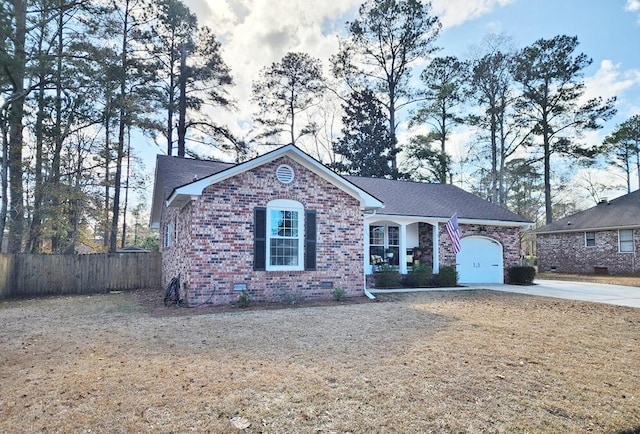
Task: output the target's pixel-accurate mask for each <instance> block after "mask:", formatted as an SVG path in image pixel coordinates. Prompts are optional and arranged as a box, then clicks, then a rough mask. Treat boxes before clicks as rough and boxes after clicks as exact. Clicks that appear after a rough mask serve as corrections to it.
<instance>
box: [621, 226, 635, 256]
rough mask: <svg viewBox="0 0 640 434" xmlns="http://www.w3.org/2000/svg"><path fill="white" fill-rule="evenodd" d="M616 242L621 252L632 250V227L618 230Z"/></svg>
mask: <svg viewBox="0 0 640 434" xmlns="http://www.w3.org/2000/svg"><path fill="white" fill-rule="evenodd" d="M618 242H619V249H620V252H621V253H628V252H633V229H622V230H619V231H618Z"/></svg>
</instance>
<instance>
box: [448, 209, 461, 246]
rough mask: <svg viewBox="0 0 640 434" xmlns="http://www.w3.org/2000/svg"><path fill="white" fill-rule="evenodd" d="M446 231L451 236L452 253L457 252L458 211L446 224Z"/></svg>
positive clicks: (458, 241)
mask: <svg viewBox="0 0 640 434" xmlns="http://www.w3.org/2000/svg"><path fill="white" fill-rule="evenodd" d="M446 227H447V233H448V234H449V238H451V244H452V245H453V253H454V254H456V255H457V254H458V252H459V251H460V229H459V228H458V213H457V212H456V213H454V214H453V216H451V218H450V219H449V221H448V222H447V224H446Z"/></svg>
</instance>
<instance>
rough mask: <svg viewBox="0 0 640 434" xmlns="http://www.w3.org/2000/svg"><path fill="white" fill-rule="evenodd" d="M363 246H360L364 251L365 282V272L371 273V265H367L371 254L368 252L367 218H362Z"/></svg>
mask: <svg viewBox="0 0 640 434" xmlns="http://www.w3.org/2000/svg"><path fill="white" fill-rule="evenodd" d="M362 238H363V239H364V246H362V251H363V252H364V267H363V268H364V275H365V282H366V279H367V277H366V276H367V274H371V265H369V261H370V260H371V254H370V253H369V244H370V243H369V222H368V221H367V219H366V218H365V219H364V237H362Z"/></svg>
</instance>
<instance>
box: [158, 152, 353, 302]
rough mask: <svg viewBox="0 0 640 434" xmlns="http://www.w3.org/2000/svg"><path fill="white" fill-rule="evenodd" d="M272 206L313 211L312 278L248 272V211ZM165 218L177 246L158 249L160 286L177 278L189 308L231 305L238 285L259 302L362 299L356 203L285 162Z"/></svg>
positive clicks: (239, 178) (216, 188) (215, 188)
mask: <svg viewBox="0 0 640 434" xmlns="http://www.w3.org/2000/svg"><path fill="white" fill-rule="evenodd" d="M280 164H288V165H289V166H291V167H292V168H293V169H294V172H295V179H294V181H293V182H292V183H290V184H283V183H280V182H279V181H278V180H277V179H276V178H275V171H276V168H277V167H278V166H279V165H280ZM276 199H289V200H295V201H298V202H300V203H302V204H303V205H304V208H305V210H313V211H316V213H317V214H316V223H317V240H316V242H317V244H316V261H317V266H316V271H254V270H253V230H254V227H253V211H254V208H255V207H265V206H267V204H268V202H270V201H272V200H276ZM165 211H166V212H165V215H164V216H163V229H164V226H165V225H166V223H167V222H170V221H172V220H176V221H177V224H176V228H177V230H176V242H175V243H173V245H172V246H171V247H169V248H166V249H164V250H163V281H164V282H165V285H166V284H168V281H169V280H170V279H171V277H173V276H174V275H176V274H177V273H178V272H179V273H181V274H182V282H183V285H186V286H185V287H184V290H185V293H186V295H187V302H188V304H189V305H196V304H200V303H204V302H208V303H212V304H226V303H230V302H233V301H236V300H237V298H238V295H239V292H238V291H234V285H236V284H245V285H246V286H247V290H248V292H249V294H250V296H251V298H252V299H253V300H256V301H278V300H284V301H292V300H295V299H306V298H329V297H331V292H332V291H333V289H332V288H337V287H340V288H342V289H344V290H345V291H346V295H347V296H357V295H361V294H362V291H363V288H364V265H363V247H362V240H363V230H364V225H363V215H362V212H361V210H360V204H359V201H358V200H357V199H355V198H353V197H352V196H350V195H348V194H347V193H345V192H343V191H342V190H340V189H339V188H337V187H335V186H333V185H332V184H330V183H328V182H327V181H325V180H324V179H322V178H321V177H319V176H317V175H316V174H315V173H313V172H311V171H309V170H307V169H306V168H304V167H303V166H301V165H299V164H298V163H296V162H295V161H293V160H291V159H289V158H287V157H283V158H280V159H277V160H275V161H272V162H271V163H267V164H265V165H263V166H260V167H258V168H255V169H252V170H249V171H246V172H243V173H241V174H238V175H236V176H234V177H232V178H230V179H227V180H225V181H222V182H220V183H218V184H215V185H212V186H209V187H207V188H206V189H205V191H204V192H203V194H202V196H201V197H199V198H197V199H195V200H193V201H192V202H191V203H190V204H189V205H187V206H186V207H184V208H183V209H182V210H176V209H168V210H165ZM327 285H331V286H332V288H331V287H327Z"/></svg>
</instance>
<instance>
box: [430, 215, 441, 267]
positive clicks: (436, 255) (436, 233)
mask: <svg viewBox="0 0 640 434" xmlns="http://www.w3.org/2000/svg"><path fill="white" fill-rule="evenodd" d="M438 225H439V223H438V222H435V224H433V225H432V226H431V227H432V233H433V264H432V265H433V273H434V274H438V273H439V272H440V248H439V246H440V230H439V228H438Z"/></svg>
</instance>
